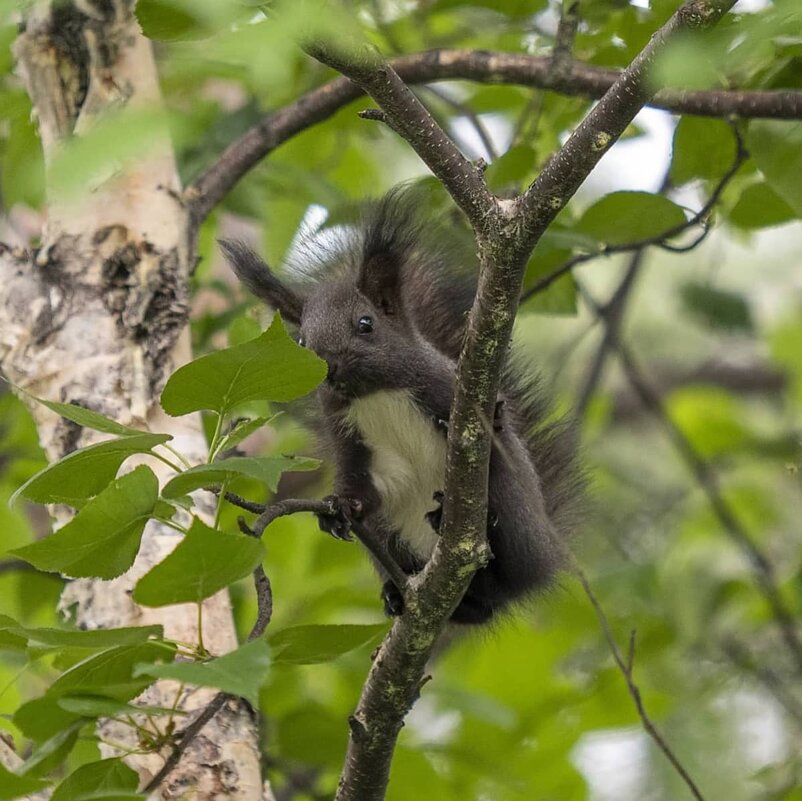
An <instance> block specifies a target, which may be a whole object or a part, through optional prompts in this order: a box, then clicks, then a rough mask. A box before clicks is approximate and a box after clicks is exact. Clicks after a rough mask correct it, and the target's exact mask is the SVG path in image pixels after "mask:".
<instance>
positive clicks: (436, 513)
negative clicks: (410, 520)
mask: <svg viewBox="0 0 802 801" xmlns="http://www.w3.org/2000/svg"><path fill="white" fill-rule="evenodd" d="M445 497H446V496H445V495H444V494H443V493H442V492H440V490H438V491H437V492H435V493H434V494H433V495H432V500H433V501H434V502H435V503H436V504H437V508H436V509H432V511H431V512H426V520H427V522H428V523H429V525H430V526H431V527H432V528H433V529H434V530H435V531H438V532H439V531H440V526H441V525H442V523H443V500H444V499H445Z"/></svg>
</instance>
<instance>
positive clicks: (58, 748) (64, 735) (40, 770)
mask: <svg viewBox="0 0 802 801" xmlns="http://www.w3.org/2000/svg"><path fill="white" fill-rule="evenodd" d="M83 725H84V721H83V720H76V721H75V722H74V723H72V724H70V725H69V726H68V727H67V728H66V729H63V730H62V731H59V732H56V733H55V734H54V735H53V736H52V737H49V738H48V739H47V740H45V741H44V742H43V743H41V744H40V745H38V746H37V747H36V748H35V749H34V750H33V753H32V754H31V755H30V756H29V757H28V758H27V759H26V760H25V762H24V764H23V766H22V770H23V771H24V772H25V773H26V774H29V775H31V776H42V775H44V774H47V773H49V772H50V771H51V770H53V769H54V768H56V767H57V766H58V765H60V764H61V763H62V762H63V761H64V760H65V759H66V758H67V757H68V756H69V754H70V751H72V749H73V748H74V747H75V743H76V741H77V740H78V732H79V730H80V729H81V727H82V726H83Z"/></svg>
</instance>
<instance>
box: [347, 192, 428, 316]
mask: <svg viewBox="0 0 802 801" xmlns="http://www.w3.org/2000/svg"><path fill="white" fill-rule="evenodd" d="M418 205H419V204H417V203H416V202H415V195H414V193H413V192H411V191H410V190H409V189H405V188H403V187H401V188H399V189H394V190H392V191H390V192H388V193H387V194H386V195H385V196H384V197H383V198H382V199H381V200H380V201H378V203H375V204H373V205H372V206H370V207H369V208H368V209H367V213H366V215H365V218H364V220H363V241H362V263H361V264H360V267H359V277H358V282H357V287H358V289H359V291H360V292H362V294H364V295H365V297H367V298H368V299H369V300H370V301H371V302H373V303H374V304H375V305H376V306H378V307H379V308H381V309H383V310H384V312H385V313H386V314H396V313H399V312H401V311H402V298H401V287H402V283H403V273H404V266H405V265H406V264H407V263H408V262H409V260H410V258H411V256H412V253H413V251H414V249H415V245H416V242H417V240H418V238H419V236H420V221H419V219H418V212H417V206H418Z"/></svg>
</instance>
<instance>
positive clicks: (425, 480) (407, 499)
mask: <svg viewBox="0 0 802 801" xmlns="http://www.w3.org/2000/svg"><path fill="white" fill-rule="evenodd" d="M346 420H347V423H348V425H350V426H352V427H353V428H354V429H355V430H356V431H357V432H358V433H359V435H360V437H361V438H362V440H363V441H364V442H365V444H366V445H367V446H368V448H370V451H371V454H372V457H371V465H370V474H371V478H372V479H373V483H374V484H375V486H376V489H377V491H378V493H379V496H380V497H381V501H382V508H381V512H382V516H383V517H384V518H385V519H386V520H387V522H388V523H389V524H390V525H391V526H393V528H395V529H397V530H398V531H399V532H400V533H401V537H402V539H403V540H404V541H405V543H406V544H407V546H408V547H409V548H410V550H411V551H412V552H413V553H414V554H416V555H417V556H418V557H420V558H422V559H428V558H429V556H430V555H431V553H432V550H433V549H434V545H435V542H436V540H437V534H436V533H435V532H434V531H433V530H432V527H431V525H430V524H429V522H428V521H427V520H426V512H430V511H432V509H434V508H436V503H435V502H434V501H432V493H434V492H435V491H437V490H442V489H443V482H444V479H445V465H446V439H445V437H444V436H443V434H442V433H440V432H438V431H437V430H436V429H435V427H434V424H433V421H432V419H431V417H429V416H427V415H425V414H423V413H422V412H421V411H420V409H419V408H418V407H417V406H416V405H415V403H414V402H413V400H412V396H411V395H410V393H409V392H407V391H406V390H393V391H384V392H375V393H373V394H372V395H368V396H367V397H365V398H359V399H357V400H355V401H354V402H353V403H352V404H351V406H350V408H349V411H348V415H347V417H346Z"/></svg>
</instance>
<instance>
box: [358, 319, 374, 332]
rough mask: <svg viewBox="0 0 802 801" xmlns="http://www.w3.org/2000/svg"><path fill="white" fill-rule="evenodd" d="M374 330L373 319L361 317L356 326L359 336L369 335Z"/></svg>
mask: <svg viewBox="0 0 802 801" xmlns="http://www.w3.org/2000/svg"><path fill="white" fill-rule="evenodd" d="M372 330H373V318H372V317H368V316H365V317H360V318H359V322H358V323H357V324H356V332H357V333H358V334H369V333H370V332H371V331H372Z"/></svg>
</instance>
